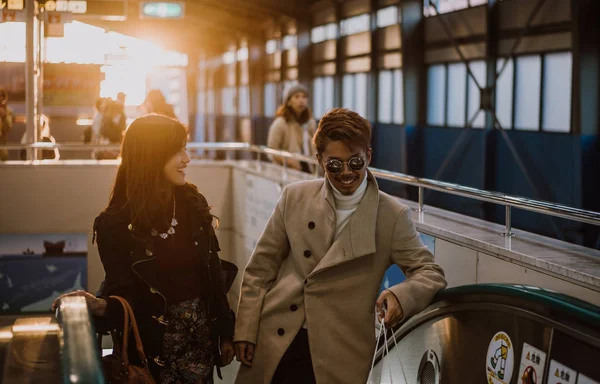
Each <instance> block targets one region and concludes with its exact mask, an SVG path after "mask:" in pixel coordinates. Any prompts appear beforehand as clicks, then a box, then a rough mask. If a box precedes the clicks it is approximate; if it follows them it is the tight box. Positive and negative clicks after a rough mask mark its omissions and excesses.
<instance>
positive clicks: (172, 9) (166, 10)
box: [140, 1, 184, 19]
mask: <svg viewBox="0 0 600 384" xmlns="http://www.w3.org/2000/svg"><path fill="white" fill-rule="evenodd" d="M183 15H184V3H183V2H165V1H162V2H158V1H142V2H140V18H142V19H146V18H152V19H180V18H182V17H183Z"/></svg>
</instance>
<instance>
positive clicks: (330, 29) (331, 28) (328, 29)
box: [325, 23, 337, 40]
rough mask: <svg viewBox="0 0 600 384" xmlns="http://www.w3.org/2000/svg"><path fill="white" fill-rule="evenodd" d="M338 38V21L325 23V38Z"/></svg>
mask: <svg viewBox="0 0 600 384" xmlns="http://www.w3.org/2000/svg"><path fill="white" fill-rule="evenodd" d="M335 38H337V23H329V24H327V25H325V39H326V40H331V39H335Z"/></svg>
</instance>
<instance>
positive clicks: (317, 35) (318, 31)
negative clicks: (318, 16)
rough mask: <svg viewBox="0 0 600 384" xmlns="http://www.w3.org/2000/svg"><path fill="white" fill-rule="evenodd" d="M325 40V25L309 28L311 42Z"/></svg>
mask: <svg viewBox="0 0 600 384" xmlns="http://www.w3.org/2000/svg"><path fill="white" fill-rule="evenodd" d="M325 40H327V39H326V38H325V26H324V25H319V26H318V27H314V28H313V29H311V30H310V41H311V42H312V43H313V44H316V43H320V42H321V41H325Z"/></svg>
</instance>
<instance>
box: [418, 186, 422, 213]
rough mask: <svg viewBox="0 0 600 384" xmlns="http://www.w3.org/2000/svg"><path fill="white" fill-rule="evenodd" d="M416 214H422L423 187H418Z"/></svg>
mask: <svg viewBox="0 0 600 384" xmlns="http://www.w3.org/2000/svg"><path fill="white" fill-rule="evenodd" d="M417 212H423V187H419V208H418V209H417Z"/></svg>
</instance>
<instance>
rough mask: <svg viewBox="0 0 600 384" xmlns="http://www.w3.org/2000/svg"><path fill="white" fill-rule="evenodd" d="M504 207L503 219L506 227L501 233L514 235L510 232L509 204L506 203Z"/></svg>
mask: <svg viewBox="0 0 600 384" xmlns="http://www.w3.org/2000/svg"><path fill="white" fill-rule="evenodd" d="M505 208H506V215H505V218H504V221H505V225H506V229H505V231H504V233H502V235H504V236H514V235H515V234H514V233H513V232H512V224H511V212H510V205H507V206H506V207H505Z"/></svg>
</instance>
